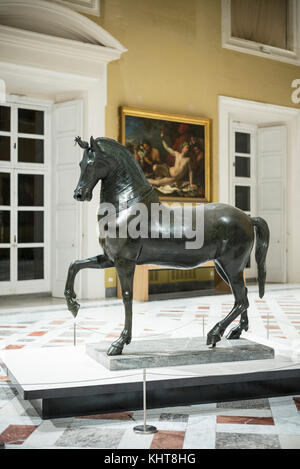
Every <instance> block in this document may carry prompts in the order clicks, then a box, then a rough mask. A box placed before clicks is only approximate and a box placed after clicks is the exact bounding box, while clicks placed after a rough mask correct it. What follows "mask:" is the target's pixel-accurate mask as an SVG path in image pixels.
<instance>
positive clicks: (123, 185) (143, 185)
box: [100, 164, 152, 210]
mask: <svg viewBox="0 0 300 469" xmlns="http://www.w3.org/2000/svg"><path fill="white" fill-rule="evenodd" d="M151 190H152V186H151V185H150V184H149V183H148V181H147V179H146V178H145V177H144V175H143V173H140V171H139V170H137V169H135V168H133V169H132V168H128V167H127V166H125V165H124V164H123V165H118V167H117V168H116V169H115V170H114V171H112V172H111V173H110V174H108V175H107V176H106V177H105V178H104V179H103V180H102V185H101V193H100V203H104V202H109V203H111V204H113V205H114V206H115V208H116V210H118V208H119V207H120V205H125V204H128V205H130V201H134V202H135V203H136V202H137V201H141V200H143V199H144V198H145V197H146V196H147V195H148V194H149V193H150V192H151Z"/></svg>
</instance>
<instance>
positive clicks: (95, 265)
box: [64, 255, 114, 318]
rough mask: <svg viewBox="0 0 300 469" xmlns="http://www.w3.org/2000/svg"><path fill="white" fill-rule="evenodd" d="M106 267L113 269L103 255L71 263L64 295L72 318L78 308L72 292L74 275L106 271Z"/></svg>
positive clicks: (110, 262) (78, 305)
mask: <svg viewBox="0 0 300 469" xmlns="http://www.w3.org/2000/svg"><path fill="white" fill-rule="evenodd" d="M107 267H114V263H113V262H112V261H111V260H110V259H108V258H107V257H106V256H104V255H102V256H95V257H90V258H88V259H81V260H77V261H73V262H72V263H71V265H70V267H69V270H68V276H67V281H66V285H65V292H64V295H65V298H66V301H67V306H68V310H69V311H71V313H72V314H73V316H74V318H76V316H77V314H78V311H79V308H80V304H79V303H78V302H77V301H76V294H75V291H74V281H75V277H76V275H77V274H78V272H79V271H80V270H82V269H106V268H107Z"/></svg>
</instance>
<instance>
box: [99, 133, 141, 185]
mask: <svg viewBox="0 0 300 469" xmlns="http://www.w3.org/2000/svg"><path fill="white" fill-rule="evenodd" d="M94 145H97V147H98V148H99V150H100V151H101V156H102V157H104V158H112V159H114V160H115V161H116V162H117V164H118V166H119V167H120V166H121V167H122V168H124V169H126V172H128V173H131V174H132V175H135V176H137V175H138V176H139V177H140V178H141V179H142V180H143V182H144V183H146V184H148V185H149V186H150V183H149V182H148V181H147V179H146V177H145V175H144V172H143V170H142V168H141V166H140V165H139V163H138V162H137V161H136V159H135V157H134V156H133V154H132V153H130V151H129V150H128V149H127V148H126V147H125V146H124V145H121V143H119V142H117V141H116V140H114V139H112V138H108V137H98V138H96V139H95V140H94Z"/></svg>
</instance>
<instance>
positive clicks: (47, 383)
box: [0, 346, 300, 418]
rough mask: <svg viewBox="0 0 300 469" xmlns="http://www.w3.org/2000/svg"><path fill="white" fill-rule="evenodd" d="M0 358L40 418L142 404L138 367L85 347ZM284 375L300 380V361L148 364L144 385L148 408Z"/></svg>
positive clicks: (19, 352)
mask: <svg viewBox="0 0 300 469" xmlns="http://www.w3.org/2000/svg"><path fill="white" fill-rule="evenodd" d="M0 360H1V362H2V365H3V366H4V367H6V369H7V374H8V376H9V377H10V378H11V380H12V382H13V383H14V385H15V386H16V388H17V390H18V392H19V394H20V397H21V398H22V399H25V400H30V401H31V402H32V403H35V404H37V403H38V406H39V408H40V409H41V414H42V416H43V418H50V417H51V418H52V417H62V416H69V415H82V414H83V413H99V412H101V411H103V410H109V411H114V410H121V409H123V410H125V409H126V410H130V409H133V408H139V407H140V404H141V403H140V402H139V401H140V400H141V399H140V395H141V392H142V378H143V376H142V370H141V369H136V370H129V371H128V370H127V371H109V370H107V369H106V368H105V367H104V366H102V365H101V364H99V363H97V362H96V361H95V360H93V359H92V358H90V357H89V356H88V355H87V354H86V353H85V347H84V346H76V347H74V346H72V347H45V348H39V349H35V348H28V349H22V350H6V351H2V352H1V354H0ZM285 377H286V378H287V379H292V380H295V379H297V380H298V381H297V382H300V381H299V378H300V367H299V363H295V362H293V361H292V360H290V359H288V358H280V357H278V358H274V359H264V360H252V361H243V362H230V363H222V364H206V365H188V366H182V367H171V368H159V369H158V368H152V369H147V390H148V394H149V395H150V394H151V392H152V393H153V396H154V397H153V400H152V398H151V396H150V401H151V402H152V404H151V405H152V407H161V406H162V405H160V404H166V403H167V402H169V400H170V405H175V402H177V400H176V399H179V400H180V401H182V399H184V398H185V396H187V402H186V404H190V403H191V402H192V400H193V399H196V400H197V398H198V397H197V396H198V389H199V390H200V391H199V396H200V394H201V392H202V397H201V399H202V400H203V398H204V399H208V400H209V399H210V389H211V390H212V391H213V392H214V391H215V389H216V388H219V389H220V386H216V385H227V386H229V387H230V386H239V385H240V386H242V388H243V389H244V388H245V383H247V386H248V383H250V384H251V382H252V383H253V386H254V387H255V386H256V384H255V383H257V382H263V381H264V380H266V381H268V382H269V383H272V380H273V379H279V380H283V378H284V379H285ZM280 382H282V381H280ZM253 386H252V387H253ZM280 386H281V385H280ZM209 387H210V388H209ZM271 387H272V386H271ZM221 388H222V386H221ZM250 388H251V386H250ZM250 388H249V389H250ZM204 389H206V391H203V390H204ZM176 390H177V391H178V392H177V391H176ZM299 391H300V389H299ZM176 392H177V394H176ZM189 392H190V393H191V394H188V393H189ZM203 392H204V394H203ZM252 392H253V391H252ZM255 392H256V391H255ZM284 392H285V393H286V392H287V390H286V389H285V391H284ZM243 393H244V391H243ZM158 395H159V396H158ZM275 395H276V390H275ZM157 396H158V397H159V399H158V401H157ZM172 396H173V397H172ZM243 396H244V394H243ZM213 397H214V399H215V398H216V396H213ZM229 397H230V398H231V393H230V394H229ZM233 397H234V396H233ZM243 398H246V397H243ZM168 399H169V400H168ZM172 399H174V400H173V401H172ZM189 399H190V400H189ZM199 399H200V398H199ZM225 400H226V399H225ZM227 400H228V397H227ZM233 400H234V399H233ZM171 401H172V402H171ZM156 403H157V405H156Z"/></svg>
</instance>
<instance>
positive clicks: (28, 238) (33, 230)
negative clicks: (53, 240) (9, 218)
mask: <svg viewBox="0 0 300 469" xmlns="http://www.w3.org/2000/svg"><path fill="white" fill-rule="evenodd" d="M43 242H44V212H31V211H30V212H29V211H24V212H20V211H19V212H18V243H21V244H22V243H43Z"/></svg>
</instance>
